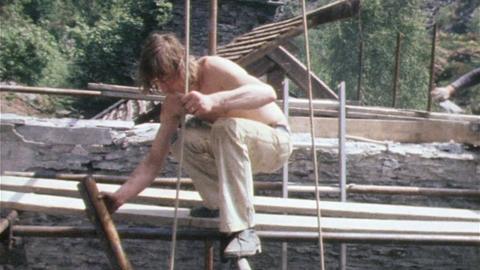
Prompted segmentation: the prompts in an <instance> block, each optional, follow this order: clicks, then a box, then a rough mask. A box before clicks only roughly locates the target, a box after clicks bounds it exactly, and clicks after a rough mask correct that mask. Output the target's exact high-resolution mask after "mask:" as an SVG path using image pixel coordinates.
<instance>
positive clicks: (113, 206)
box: [99, 192, 123, 214]
mask: <svg viewBox="0 0 480 270" xmlns="http://www.w3.org/2000/svg"><path fill="white" fill-rule="evenodd" d="M99 199H103V202H104V203H105V205H106V206H107V210H108V212H109V213H110V214H113V213H115V211H117V209H118V208H120V206H122V204H123V203H122V202H120V200H119V199H118V198H117V197H116V196H115V195H114V194H112V193H106V192H101V193H100V195H99Z"/></svg>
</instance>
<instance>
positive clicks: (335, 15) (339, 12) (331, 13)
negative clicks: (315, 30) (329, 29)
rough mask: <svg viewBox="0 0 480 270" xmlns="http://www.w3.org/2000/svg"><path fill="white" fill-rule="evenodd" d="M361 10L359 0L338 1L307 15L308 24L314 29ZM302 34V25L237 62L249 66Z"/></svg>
mask: <svg viewBox="0 0 480 270" xmlns="http://www.w3.org/2000/svg"><path fill="white" fill-rule="evenodd" d="M359 8H360V1H359V0H343V1H337V2H334V3H331V4H329V5H326V6H324V7H321V8H319V9H316V10H314V11H313V12H309V13H308V14H307V20H308V21H307V24H308V26H309V27H313V26H317V25H319V24H323V23H328V22H332V21H336V20H341V19H345V18H349V17H351V16H353V15H355V14H357V13H358V10H359ZM302 32H303V26H302V25H299V26H295V27H292V28H291V29H290V30H289V31H287V32H285V33H283V34H282V35H280V36H279V37H278V38H276V39H274V40H272V41H270V42H268V43H267V44H265V45H263V46H261V47H260V48H258V49H256V50H254V51H252V52H251V53H249V54H248V55H246V56H244V57H242V58H241V59H240V60H238V61H237V62H238V63H239V64H240V65H242V66H246V65H249V64H251V63H253V62H255V61H256V60H258V59H259V58H261V57H263V56H264V55H266V54H267V53H268V52H270V51H272V50H273V49H275V48H276V47H277V46H279V45H282V44H283V43H284V42H287V41H288V40H289V39H291V38H292V37H295V36H297V35H299V34H301V33H302Z"/></svg>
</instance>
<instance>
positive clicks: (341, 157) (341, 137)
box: [338, 82, 347, 270]
mask: <svg viewBox="0 0 480 270" xmlns="http://www.w3.org/2000/svg"><path fill="white" fill-rule="evenodd" d="M338 97H339V102H340V107H339V110H338V167H339V186H340V201H341V202H345V201H347V169H346V165H347V153H346V151H345V142H346V128H347V127H346V122H347V120H346V109H345V108H346V97H345V82H341V83H340V85H339V87H338ZM340 269H341V270H345V269H347V245H346V244H345V243H341V244H340Z"/></svg>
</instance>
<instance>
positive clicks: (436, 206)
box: [0, 0, 480, 269]
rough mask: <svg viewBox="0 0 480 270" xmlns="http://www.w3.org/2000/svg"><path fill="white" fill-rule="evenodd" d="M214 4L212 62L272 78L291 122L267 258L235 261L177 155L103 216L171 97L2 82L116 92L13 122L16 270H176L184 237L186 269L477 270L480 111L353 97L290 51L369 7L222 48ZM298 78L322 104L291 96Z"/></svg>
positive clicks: (103, 88)
mask: <svg viewBox="0 0 480 270" xmlns="http://www.w3.org/2000/svg"><path fill="white" fill-rule="evenodd" d="M211 2H212V4H211V7H210V8H211V14H213V15H212V18H211V21H210V25H211V26H212V28H211V29H210V36H211V39H210V40H211V43H210V53H211V54H217V55H219V56H222V57H225V58H228V59H230V60H232V61H235V62H237V63H238V64H240V65H241V66H243V67H244V68H245V69H247V70H248V71H249V72H250V73H251V74H253V75H255V76H257V77H263V78H264V79H265V80H266V81H268V82H269V83H270V84H271V85H273V86H274V87H275V89H276V90H277V96H278V97H280V100H279V102H278V104H279V106H280V107H282V108H283V109H284V112H285V113H286V114H287V115H288V116H289V123H290V127H291V129H292V137H293V141H294V147H295V150H294V152H293V154H292V156H291V157H290V161H289V162H288V164H285V166H284V168H283V169H282V170H279V171H278V172H276V173H274V174H268V175H258V176H256V178H255V183H254V185H255V192H256V194H255V209H256V212H257V214H256V219H257V225H256V229H257V232H258V235H259V237H260V238H261V239H262V241H263V243H264V246H263V253H262V254H259V255H256V256H254V257H251V258H248V262H246V261H243V262H240V261H236V262H233V263H232V262H230V261H224V258H222V256H221V254H220V253H221V252H220V250H221V246H220V242H221V240H222V235H221V234H219V233H218V231H217V230H216V228H217V227H218V220H217V219H211V218H195V217H191V216H190V215H189V209H190V208H192V207H194V206H197V205H201V198H200V196H199V194H198V193H197V192H196V191H195V189H194V188H193V186H192V181H191V180H190V179H189V178H188V175H182V177H181V178H180V176H178V175H177V173H176V167H177V165H178V163H177V162H176V161H175V160H173V158H170V157H168V159H167V165H165V168H164V170H163V172H162V174H161V176H159V177H158V178H156V179H155V181H154V182H153V183H152V185H151V186H150V187H149V188H147V189H146V190H144V191H143V192H142V193H140V194H139V196H137V197H136V198H135V199H134V200H132V201H131V202H129V203H128V204H125V205H124V206H122V207H121V208H120V209H119V210H118V212H117V213H115V214H114V215H113V216H112V218H113V221H112V219H110V215H109V214H108V212H105V207H104V205H103V203H102V201H101V200H99V199H98V196H96V194H97V193H98V192H99V191H103V192H113V191H115V190H116V189H117V188H118V186H119V185H121V184H122V183H123V182H125V181H126V179H127V178H128V174H129V173H130V172H131V171H132V170H133V169H134V168H135V166H136V165H137V164H138V162H139V161H140V159H141V158H142V157H143V156H144V155H145V153H146V152H148V149H149V148H150V145H151V142H152V140H153V137H154V135H155V133H156V131H157V130H158V127H159V125H161V123H160V124H159V123H156V119H158V114H159V112H160V108H161V105H162V102H163V100H164V97H163V96H159V95H144V94H141V93H140V92H139V90H138V88H136V87H128V86H119V85H109V84H98V83H92V84H89V89H84V90H83V89H82V90H80V89H59V88H47V87H28V86H16V85H15V86H11V85H1V86H0V89H1V91H12V92H19V93H38V94H60V95H82V96H111V97H116V98H121V100H119V101H118V102H117V103H115V104H114V105H112V106H111V107H109V108H107V109H105V110H104V111H103V112H101V113H100V114H98V115H96V116H95V117H94V118H93V119H90V120H79V119H37V118H31V117H21V116H16V115H2V118H1V133H0V134H1V144H2V147H1V159H2V162H1V173H2V176H1V181H0V187H1V193H2V194H1V196H0V201H1V210H2V219H1V222H0V232H1V233H2V239H3V240H4V243H5V245H4V246H3V247H2V253H3V255H2V256H1V259H2V260H3V261H2V264H3V265H5V269H10V268H9V267H13V266H12V265H15V267H16V268H15V269H17V268H18V269H52V268H53V269H73V268H75V269H83V268H88V269H167V268H168V265H169V264H168V257H169V252H170V251H171V246H170V242H171V239H172V235H173V234H174V235H175V237H176V239H178V241H179V242H178V244H177V249H178V251H177V255H176V256H177V257H176V264H175V268H176V269H235V268H240V269H249V267H251V268H254V269H320V267H321V266H320V261H322V260H323V256H325V265H326V269H334V268H335V269H336V268H339V269H385V268H387V267H390V268H393V269H475V267H478V265H479V264H480V211H479V204H480V176H479V175H480V152H479V148H478V146H479V145H480V117H478V116H473V115H463V114H446V113H435V112H431V111H429V109H427V110H425V111H413V110H401V109H395V108H385V107H368V106H360V105H358V102H357V103H355V102H353V103H352V102H349V103H348V104H347V102H346V101H345V93H344V91H345V89H344V85H340V86H339V87H338V89H337V87H330V86H328V85H327V84H325V83H324V82H323V81H322V80H321V78H318V77H317V76H316V75H315V74H313V73H312V72H311V71H310V68H309V66H308V65H306V64H304V63H302V61H300V60H299V59H298V58H297V57H295V54H294V53H292V52H291V51H290V49H289V48H290V45H289V41H290V40H291V39H292V38H293V37H296V36H299V35H302V34H304V33H305V31H306V29H308V28H314V27H317V26H319V25H321V24H325V23H335V22H336V21H338V20H344V19H347V20H348V19H351V18H353V17H355V16H357V14H358V12H359V10H360V4H361V3H360V1H359V0H343V1H338V2H335V3H332V4H330V5H327V6H324V7H320V8H317V9H314V10H311V11H309V12H308V13H306V14H303V15H302V16H298V17H293V18H290V19H287V20H282V21H277V22H274V23H268V24H264V25H261V26H257V27H255V28H253V29H252V30H251V31H249V32H247V33H243V34H241V35H239V36H237V37H235V38H234V39H233V40H232V41H231V42H229V43H227V44H226V45H223V46H220V47H218V48H217V47H216V43H217V42H216V38H215V36H216V29H215V27H213V25H215V23H216V14H217V12H218V11H217V10H216V6H217V3H216V1H211ZM273 2H275V1H273ZM307 78H308V79H307ZM288 81H290V82H291V83H293V84H295V85H296V87H298V88H299V89H301V90H302V91H305V92H308V91H310V92H311V93H313V98H312V99H311V100H306V99H297V98H292V97H289V94H288V93H289V89H288V85H289V83H288ZM309 82H310V83H309ZM429 103H430V101H429ZM352 104H357V105H352ZM427 105H428V107H429V106H430V105H429V104H427ZM312 137H314V138H316V139H314V140H312V139H311V138H312ZM312 149H314V151H311V150H312ZM312 153H313V155H316V156H317V157H318V162H317V164H314V163H313V160H315V159H314V158H313V157H312ZM315 169H317V171H318V173H319V178H320V185H317V184H316V183H315V182H314V180H313V178H314V175H315V174H316V173H315ZM175 176H178V178H175ZM178 185H179V186H180V188H181V192H180V193H179V196H178V198H177V196H176V190H175V188H176V187H178ZM315 194H320V196H319V197H317V196H315ZM177 203H178V204H179V208H178V209H176V207H175V205H176V204H177ZM320 212H321V215H319V213H320ZM174 219H175V220H176V221H177V222H178V230H176V229H175V230H174V229H172V223H173V222H174ZM318 220H321V222H320V224H321V225H319V224H318ZM118 236H119V238H118ZM319 238H320V241H321V242H322V243H323V242H325V248H324V252H323V253H322V254H319V252H318V243H319ZM34 250H35V251H34ZM30 252H32V254H33V253H35V254H37V255H36V256H30V255H29V254H30ZM22 261H23V262H22ZM25 261H26V262H25ZM248 264H249V265H248Z"/></svg>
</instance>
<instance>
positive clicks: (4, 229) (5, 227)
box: [0, 210, 18, 251]
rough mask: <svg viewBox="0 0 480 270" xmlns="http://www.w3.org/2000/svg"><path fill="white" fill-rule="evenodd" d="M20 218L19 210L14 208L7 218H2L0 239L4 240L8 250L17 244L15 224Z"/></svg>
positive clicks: (0, 221)
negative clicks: (14, 233)
mask: <svg viewBox="0 0 480 270" xmlns="http://www.w3.org/2000/svg"><path fill="white" fill-rule="evenodd" d="M17 219H18V212H17V211H15V210H12V211H11V212H10V213H9V214H8V215H7V216H6V217H5V218H2V219H1V220H0V239H1V240H3V242H4V243H5V246H6V248H7V250H8V251H10V250H12V248H13V245H14V244H15V239H14V238H13V224H14V223H15V221H16V220H17Z"/></svg>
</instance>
